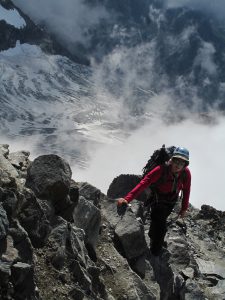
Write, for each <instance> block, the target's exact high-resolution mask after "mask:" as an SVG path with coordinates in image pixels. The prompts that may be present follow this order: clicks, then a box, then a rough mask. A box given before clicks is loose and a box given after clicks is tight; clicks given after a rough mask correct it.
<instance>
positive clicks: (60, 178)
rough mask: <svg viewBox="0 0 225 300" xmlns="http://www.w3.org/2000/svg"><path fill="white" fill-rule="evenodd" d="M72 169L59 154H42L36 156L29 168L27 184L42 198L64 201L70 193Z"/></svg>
mask: <svg viewBox="0 0 225 300" xmlns="http://www.w3.org/2000/svg"><path fill="white" fill-rule="evenodd" d="M71 175H72V172H71V169H70V166H69V164H68V163H67V162H66V161H65V160H64V159H62V158H60V157H59V156H57V155H54V154H50V155H42V156H39V157H38V158H36V159H35V160H34V161H33V162H32V163H31V165H30V166H29V168H28V170H27V180H26V186H27V187H29V188H31V189H32V190H33V191H34V192H35V194H36V196H37V197H38V198H41V199H51V200H53V201H54V202H57V201H63V200H64V199H65V198H66V196H67V195H68V193H69V188H70V180H71Z"/></svg>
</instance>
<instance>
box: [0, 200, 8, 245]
mask: <svg viewBox="0 0 225 300" xmlns="http://www.w3.org/2000/svg"><path fill="white" fill-rule="evenodd" d="M8 229H9V221H8V218H7V215H6V212H5V210H4V208H3V207H2V204H1V203H0V241H1V240H3V239H5V238H6V235H7V233H8Z"/></svg>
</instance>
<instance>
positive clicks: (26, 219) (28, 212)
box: [18, 189, 51, 247]
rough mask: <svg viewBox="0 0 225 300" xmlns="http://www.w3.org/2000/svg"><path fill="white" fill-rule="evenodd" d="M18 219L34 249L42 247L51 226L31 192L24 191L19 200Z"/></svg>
mask: <svg viewBox="0 0 225 300" xmlns="http://www.w3.org/2000/svg"><path fill="white" fill-rule="evenodd" d="M18 219H19V221H20V223H21V225H22V226H23V227H24V229H25V230H26V231H27V233H28V236H29V238H30V240H31V242H32V245H33V246H34V247H41V246H43V245H44V243H45V242H46V239H47V237H48V234H49V232H50V230H51V226H50V223H49V220H48V219H47V217H46V215H45V213H44V211H43V209H42V207H41V206H40V204H39V203H38V201H37V198H36V197H35V196H34V194H33V192H32V191H29V190H26V189H25V190H24V196H23V199H21V204H20V208H19V212H18Z"/></svg>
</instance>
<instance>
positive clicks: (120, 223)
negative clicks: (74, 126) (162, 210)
mask: <svg viewBox="0 0 225 300" xmlns="http://www.w3.org/2000/svg"><path fill="white" fill-rule="evenodd" d="M138 180H139V177H138V176H136V175H121V176H119V177H118V178H116V179H115V180H114V181H113V182H112V184H111V186H110V187H109V190H108V196H106V195H104V194H102V193H101V191H100V190H99V189H97V188H96V187H93V186H91V185H90V184H88V183H85V182H76V181H74V180H72V172H71V169H70V166H69V164H68V163H67V162H66V161H65V160H64V159H63V158H60V157H59V156H57V155H51V154H50V155H43V156H39V157H38V158H36V159H35V160H34V161H33V162H31V161H30V160H29V152H28V151H19V152H15V153H10V152H9V146H8V145H0V215H1V218H0V240H1V243H0V245H1V246H0V255H1V257H0V299H2V300H5V299H15V300H17V299H18V300H20V299H21V300H39V299H42V300H53V299H57V300H58V299H60V300H61V299H68V300H69V299H75V300H79V299H106V300H113V299H118V300H122V299H124V300H125V299H126V300H132V299H134V300H136V299H141V300H143V299H144V300H148V299H160V300H167V299H168V300H173V299H174V300H175V299H177V300H178V299H181V300H184V299H185V300H187V299H200V300H201V299H204V300H206V299H208V300H214V299H216V300H222V299H223V300H224V299H225V236H224V230H225V212H221V211H217V210H216V209H214V208H213V207H210V206H207V205H203V206H202V208H201V210H198V209H195V208H194V207H192V206H190V209H189V213H188V215H187V217H186V218H185V223H183V222H182V220H180V219H177V218H176V216H177V210H178V209H179V207H177V208H175V210H174V212H173V213H172V215H171V217H170V219H169V222H168V233H167V236H166V241H167V247H166V248H164V249H163V251H162V253H161V254H160V256H158V257H154V256H152V255H151V254H150V251H149V239H148V236H147V233H148V228H149V222H150V220H149V219H148V217H147V218H146V216H145V214H144V210H143V205H142V201H143V199H144V197H145V196H146V195H145V194H144V195H142V198H140V199H139V200H134V201H133V202H132V204H131V206H129V207H128V208H127V209H126V211H118V210H117V207H116V200H115V197H119V196H121V195H123V194H124V193H125V192H126V191H127V190H128V189H130V187H131V186H132V185H134V184H136V182H137V181H138ZM178 206H179V204H178ZM144 216H145V217H144Z"/></svg>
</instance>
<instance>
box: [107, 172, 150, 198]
mask: <svg viewBox="0 0 225 300" xmlns="http://www.w3.org/2000/svg"><path fill="white" fill-rule="evenodd" d="M140 180H141V176H138V175H133V174H121V175H119V176H118V177H116V178H114V179H113V181H112V183H111V184H110V186H109V188H108V191H107V196H108V197H109V198H120V197H125V196H126V194H127V193H128V192H130V191H131V190H132V189H133V188H134V187H135V186H136V185H137V184H138V183H139V182H140ZM148 194H149V190H148V189H147V190H145V191H143V192H142V193H141V194H140V195H139V196H138V197H137V200H140V201H143V202H144V201H145V200H146V199H147V197H148Z"/></svg>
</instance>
